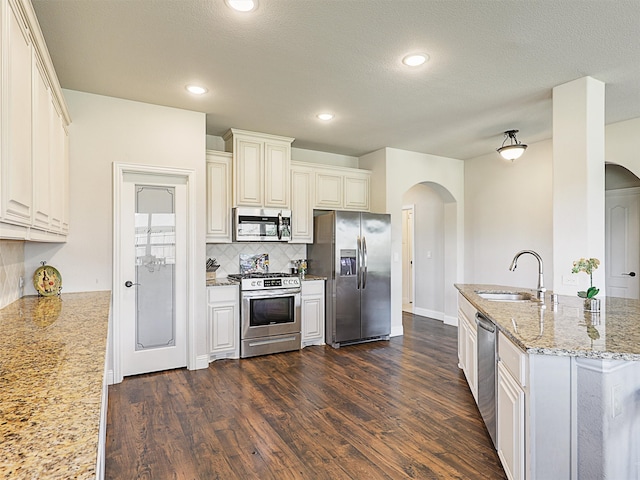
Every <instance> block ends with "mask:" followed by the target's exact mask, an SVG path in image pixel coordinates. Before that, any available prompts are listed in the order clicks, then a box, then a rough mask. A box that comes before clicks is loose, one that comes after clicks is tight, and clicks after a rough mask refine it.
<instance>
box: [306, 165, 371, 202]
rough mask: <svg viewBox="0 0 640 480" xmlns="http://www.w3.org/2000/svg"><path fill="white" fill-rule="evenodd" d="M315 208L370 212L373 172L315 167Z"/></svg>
mask: <svg viewBox="0 0 640 480" xmlns="http://www.w3.org/2000/svg"><path fill="white" fill-rule="evenodd" d="M315 170H316V174H315V179H316V181H315V202H314V208H318V209H328V210H357V211H362V212H368V211H369V210H370V205H369V184H370V182H371V172H370V171H369V170H360V169H357V168H346V167H325V166H322V167H315Z"/></svg>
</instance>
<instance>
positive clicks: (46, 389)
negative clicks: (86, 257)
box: [0, 292, 111, 480]
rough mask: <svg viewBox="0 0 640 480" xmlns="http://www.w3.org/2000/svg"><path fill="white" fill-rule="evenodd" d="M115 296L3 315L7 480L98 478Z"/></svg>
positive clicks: (55, 301)
mask: <svg viewBox="0 0 640 480" xmlns="http://www.w3.org/2000/svg"><path fill="white" fill-rule="evenodd" d="M110 300H111V295H110V292H90V293H67V294H63V295H62V296H61V297H37V296H28V297H23V298H21V299H19V300H17V301H15V302H13V303H12V304H10V305H8V306H7V307H5V308H3V309H1V310H0V331H1V332H2V340H3V341H2V345H1V346H0V389H1V390H0V391H1V392H2V393H1V395H0V477H1V478H12V479H35V478H37V479H39V480H42V479H54V478H55V479H69V478H74V479H88V478H95V475H96V461H97V452H98V441H99V425H100V407H101V399H102V388H103V377H104V368H105V353H106V345H107V329H108V318H109V307H110Z"/></svg>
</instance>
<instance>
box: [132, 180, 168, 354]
mask: <svg viewBox="0 0 640 480" xmlns="http://www.w3.org/2000/svg"><path fill="white" fill-rule="evenodd" d="M135 191H136V194H135V204H136V207H135V208H136V210H135V212H136V213H135V250H136V284H137V286H136V319H135V324H136V328H135V332H136V335H135V336H136V346H135V349H136V351H138V350H147V349H153V348H159V347H167V346H174V345H175V342H176V315H175V288H174V287H175V263H176V216H175V187H157V186H149V185H136V189H135Z"/></svg>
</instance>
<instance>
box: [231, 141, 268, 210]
mask: <svg viewBox="0 0 640 480" xmlns="http://www.w3.org/2000/svg"><path fill="white" fill-rule="evenodd" d="M234 148H235V149H236V150H235V151H234V153H235V155H234V165H233V168H234V173H233V176H234V179H235V180H234V182H235V185H234V193H233V196H234V204H235V205H236V206H239V205H241V206H250V207H261V206H263V205H262V202H263V191H262V186H263V183H264V180H263V177H264V175H263V171H262V165H263V159H264V143H263V142H259V141H254V140H250V139H244V138H237V139H235V140H234Z"/></svg>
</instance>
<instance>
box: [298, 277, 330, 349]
mask: <svg viewBox="0 0 640 480" xmlns="http://www.w3.org/2000/svg"><path fill="white" fill-rule="evenodd" d="M324 283H325V282H324V280H303V282H302V293H301V301H300V310H301V311H300V315H301V328H302V347H307V346H309V345H324Z"/></svg>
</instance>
